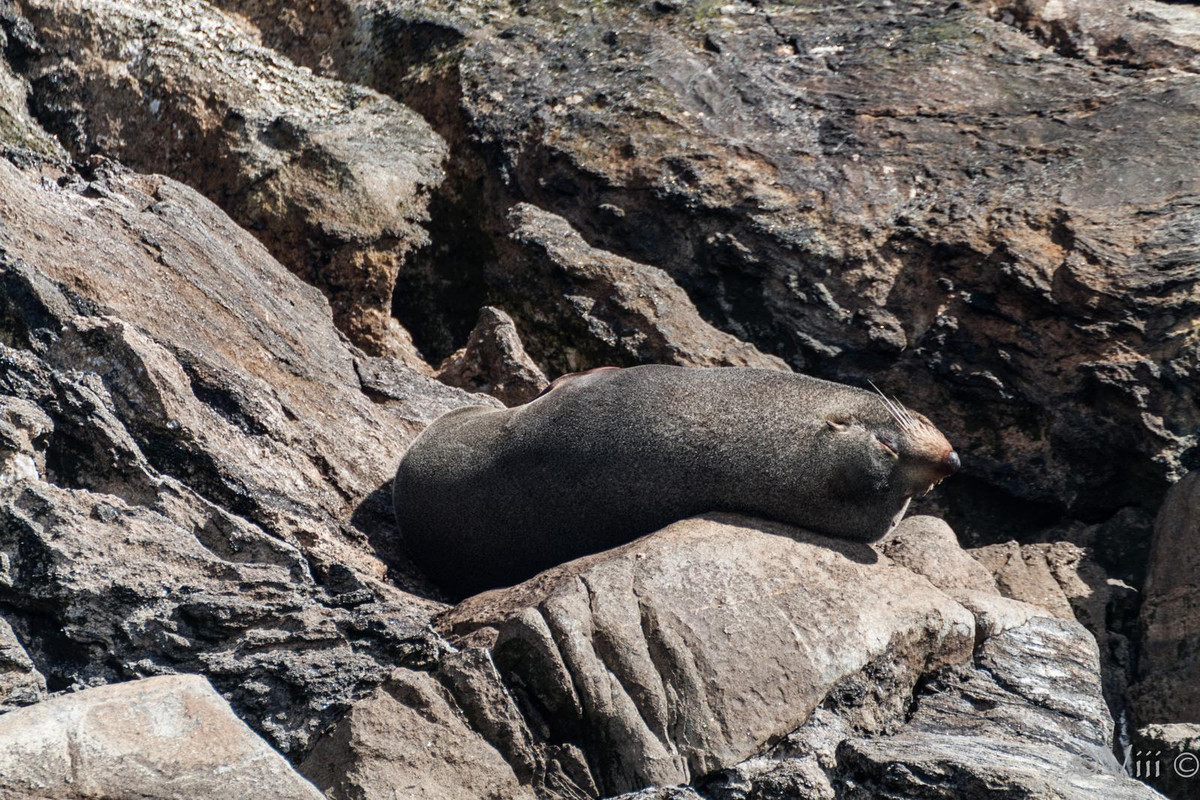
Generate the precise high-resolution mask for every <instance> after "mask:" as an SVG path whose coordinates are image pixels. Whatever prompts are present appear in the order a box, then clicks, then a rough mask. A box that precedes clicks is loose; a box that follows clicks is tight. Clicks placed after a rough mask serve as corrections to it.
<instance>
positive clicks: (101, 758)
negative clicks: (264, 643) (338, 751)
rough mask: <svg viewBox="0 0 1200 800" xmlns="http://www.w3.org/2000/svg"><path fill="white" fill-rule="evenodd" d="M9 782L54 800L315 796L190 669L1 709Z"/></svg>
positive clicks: (4, 772)
mask: <svg viewBox="0 0 1200 800" xmlns="http://www.w3.org/2000/svg"><path fill="white" fill-rule="evenodd" d="M6 790H7V791H11V792H14V793H18V792H24V793H26V795H25V796H29V797H45V798H51V797H52V798H55V800H77V799H78V800H83V798H118V797H121V798H124V797H137V798H146V800H175V799H176V798H184V797H186V798H194V799H195V800H227V799H228V798H231V797H239V798H240V797H246V798H249V797H254V798H261V800H320V798H321V793H320V792H318V791H317V790H316V788H315V787H313V785H312V784H310V783H309V782H307V781H306V780H304V779H303V778H302V777H300V776H299V775H298V774H296V772H295V771H293V770H292V768H291V766H290V765H289V764H288V763H287V761H285V760H284V759H283V757H282V756H280V755H279V754H278V753H276V752H275V751H274V750H272V749H271V748H270V747H269V746H268V745H267V743H266V742H264V741H263V740H262V739H260V738H258V737H257V736H255V735H254V733H253V732H252V731H251V730H250V729H249V728H247V727H246V725H245V723H243V722H242V721H241V720H239V719H238V718H237V717H235V716H234V715H233V712H232V711H230V709H229V705H228V704H227V703H226V702H225V701H224V700H222V699H221V696H220V695H219V694H217V693H216V692H215V691H213V689H212V687H211V686H209V684H208V682H207V681H206V680H204V678H201V677H198V676H191V675H189V676H164V677H160V678H147V679H145V680H141V681H132V682H128V683H119V684H115V685H113V686H102V687H99V688H96V689H88V690H87V691H83V692H77V693H75V694H67V695H61V696H59V697H55V698H53V699H51V700H47V701H45V702H44V703H39V704H38V705H36V706H33V707H31V708H25V709H20V710H18V711H11V712H9V713H7V714H5V715H3V716H0V794H3V793H4V792H5V791H6ZM18 796H22V795H18Z"/></svg>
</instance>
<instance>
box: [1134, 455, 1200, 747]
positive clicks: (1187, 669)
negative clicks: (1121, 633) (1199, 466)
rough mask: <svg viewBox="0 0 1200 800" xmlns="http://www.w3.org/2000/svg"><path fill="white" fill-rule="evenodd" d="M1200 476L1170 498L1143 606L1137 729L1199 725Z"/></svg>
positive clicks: (1154, 549) (1136, 692)
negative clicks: (1164, 724) (1178, 724)
mask: <svg viewBox="0 0 1200 800" xmlns="http://www.w3.org/2000/svg"><path fill="white" fill-rule="evenodd" d="M1198 542H1200V472H1192V473H1189V474H1188V476H1187V477H1185V478H1184V479H1183V480H1181V481H1180V482H1179V483H1177V484H1176V485H1175V486H1174V488H1172V489H1171V491H1170V493H1169V494H1168V495H1167V499H1166V501H1165V502H1164V503H1163V507H1162V510H1160V511H1159V512H1158V520H1157V521H1156V523H1155V526H1154V542H1153V545H1152V548H1151V551H1150V572H1149V574H1148V575H1147V577H1146V589H1145V593H1144V599H1143V601H1142V614H1141V619H1142V640H1141V649H1140V652H1139V655H1138V677H1139V682H1138V684H1137V686H1136V687H1135V689H1134V690H1133V693H1134V703H1133V705H1134V711H1135V717H1136V719H1137V720H1138V725H1145V724H1148V723H1168V722H1191V723H1194V722H1197V721H1198V720H1200V681H1197V679H1196V678H1197V674H1198V673H1200V548H1198V547H1197V543H1198Z"/></svg>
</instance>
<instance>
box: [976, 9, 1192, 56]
mask: <svg viewBox="0 0 1200 800" xmlns="http://www.w3.org/2000/svg"><path fill="white" fill-rule="evenodd" d="M988 13H989V14H990V15H991V16H992V18H993V19H997V20H999V21H1001V22H1003V23H1005V24H1006V25H1015V26H1017V27H1019V28H1020V29H1021V30H1023V31H1025V32H1026V33H1028V34H1029V35H1030V36H1033V37H1035V38H1036V39H1037V40H1038V41H1040V42H1042V43H1043V44H1045V45H1046V46H1047V47H1051V48H1053V49H1054V50H1055V51H1056V52H1058V53H1060V54H1062V55H1064V56H1067V57H1068V58H1080V59H1086V60H1089V61H1094V62H1108V63H1111V64H1113V65H1114V66H1118V67H1137V68H1140V69H1154V68H1156V67H1174V68H1176V69H1181V70H1188V71H1191V72H1200V17H1198V16H1197V15H1196V14H1195V13H1194V11H1193V10H1192V9H1189V8H1186V7H1184V8H1182V9H1181V8H1179V7H1178V6H1176V5H1174V4H1172V3H1159V2H1155V1H1154V0H1134V1H1133V2H1129V3H1120V4H1116V3H1106V2H1104V0H1001V1H1000V2H996V3H990V4H989V6H988Z"/></svg>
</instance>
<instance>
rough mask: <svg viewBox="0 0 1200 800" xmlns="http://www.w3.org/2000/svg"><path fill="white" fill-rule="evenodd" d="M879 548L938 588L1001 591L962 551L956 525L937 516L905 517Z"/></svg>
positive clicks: (979, 566)
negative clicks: (950, 524) (956, 534)
mask: <svg viewBox="0 0 1200 800" xmlns="http://www.w3.org/2000/svg"><path fill="white" fill-rule="evenodd" d="M877 548H878V549H879V550H880V551H881V552H882V553H883V554H884V555H886V556H887V557H888V558H890V559H891V560H892V561H895V562H896V563H897V564H899V565H901V566H903V567H906V568H908V569H910V570H912V571H913V572H915V573H917V574H918V575H924V576H925V577H926V578H928V579H929V582H930V583H932V584H933V585H934V586H936V587H938V588H939V589H944V590H947V591H949V590H954V589H973V590H976V591H979V592H987V593H992V594H997V593H998V592H997V589H996V581H995V579H994V578H993V577H992V575H991V573H990V572H989V571H988V570H987V569H986V568H985V567H984V566H983V565H981V564H980V563H979V561H977V560H976V559H974V558H971V556H970V555H968V554H967V553H966V552H964V551H963V549H962V547H960V546H959V544H958V538H957V537H956V536H955V535H954V531H953V529H951V527H950V526H949V525H947V524H946V523H945V522H943V521H942V520H940V519H938V518H937V517H929V516H920V515H918V516H913V517H906V518H905V519H903V520H901V521H900V524H899V525H897V526H896V527H895V528H894V529H893V530H892V532H891V533H889V534H888V535H887V537H886V538H885V539H884V540H883V541H881V542H879V544H878V545H877Z"/></svg>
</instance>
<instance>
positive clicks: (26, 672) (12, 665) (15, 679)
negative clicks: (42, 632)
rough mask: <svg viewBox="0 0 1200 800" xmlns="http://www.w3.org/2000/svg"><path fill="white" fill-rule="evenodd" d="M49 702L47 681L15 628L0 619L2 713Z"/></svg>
mask: <svg viewBox="0 0 1200 800" xmlns="http://www.w3.org/2000/svg"><path fill="white" fill-rule="evenodd" d="M45 699H46V679H45V678H44V677H43V676H42V673H40V672H38V671H37V667H35V666H34V664H33V661H31V660H30V659H29V654H28V653H26V652H25V648H23V647H21V643H20V642H19V641H17V637H16V634H14V633H13V629H12V626H11V625H9V624H8V623H7V622H5V621H4V620H3V619H0V714H2V713H4V712H5V711H12V710H13V709H14V708H20V707H21V706H28V705H32V704H34V703H39V702H41V701H42V700H45Z"/></svg>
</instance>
